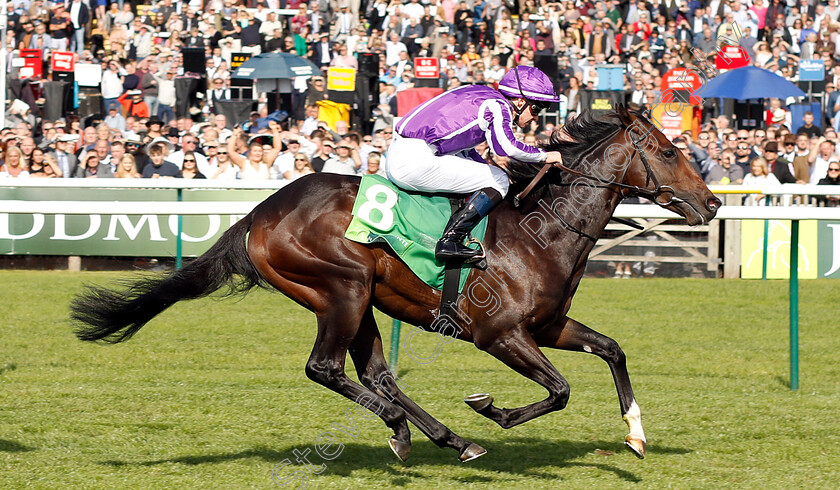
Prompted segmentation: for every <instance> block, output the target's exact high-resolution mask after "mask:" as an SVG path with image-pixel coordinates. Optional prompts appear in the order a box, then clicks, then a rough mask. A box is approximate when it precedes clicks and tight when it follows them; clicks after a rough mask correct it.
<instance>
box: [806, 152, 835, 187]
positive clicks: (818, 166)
mask: <svg viewBox="0 0 840 490" xmlns="http://www.w3.org/2000/svg"><path fill="white" fill-rule="evenodd" d="M831 162H840V159H838V158H837V157H836V156H834V155H830V156H829V157H828V159H827V160H826V159H824V158H823V157H822V155H820V156H818V157H817V159H816V160H815V161H814V167H813V168H812V169H811V178H810V179H809V180H808V183H809V184H816V183H818V182H819V181H820V179H824V178H825V176H826V174H828V164H829V163H831Z"/></svg>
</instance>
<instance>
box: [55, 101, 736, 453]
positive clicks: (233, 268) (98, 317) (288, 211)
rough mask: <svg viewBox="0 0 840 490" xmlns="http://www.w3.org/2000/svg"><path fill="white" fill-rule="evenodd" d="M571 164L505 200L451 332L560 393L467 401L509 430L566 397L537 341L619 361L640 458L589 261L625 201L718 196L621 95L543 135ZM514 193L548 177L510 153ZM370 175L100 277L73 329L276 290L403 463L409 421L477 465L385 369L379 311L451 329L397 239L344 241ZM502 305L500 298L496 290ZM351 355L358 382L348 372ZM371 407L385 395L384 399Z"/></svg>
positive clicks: (694, 218) (327, 181) (314, 180)
mask: <svg viewBox="0 0 840 490" xmlns="http://www.w3.org/2000/svg"><path fill="white" fill-rule="evenodd" d="M545 149H547V150H555V149H556V150H559V151H560V152H561V153H562V155H563V159H564V162H566V163H565V166H564V167H563V168H562V169H558V168H551V169H550V170H549V171H548V172H547V173H546V174H545V176H544V178H543V179H542V181H540V183H539V184H538V185H537V187H535V188H534V191H533V192H532V193H531V194H530V196H529V197H528V198H525V199H524V200H523V202H522V203H519V204H520V205H519V207H517V206H515V205H514V203H513V199H512V198H511V197H510V196H508V198H507V199H506V201H505V202H503V203H502V204H501V205H500V207H499V208H498V209H497V210H496V211H494V212H493V213H492V214H491V215H490V216H489V222H488V226H487V231H486V235H485V238H484V247H485V250H486V251H487V257H488V261H489V267H488V268H487V269H486V270H483V271H482V270H478V269H473V270H472V271H471V272H470V274H469V277H468V280H467V283H466V285H465V287H464V292H463V293H462V294H461V296H460V298H459V302H458V309H457V313H458V314H457V315H455V317H454V318H449V319H448V321H449V322H450V323H449V327H452V328H449V330H451V335H452V336H453V337H456V338H458V339H460V340H464V341H468V342H472V343H473V344H475V346H476V347H477V348H479V349H480V350H483V351H485V352H487V353H489V354H490V355H492V356H494V357H496V358H497V359H498V360H500V361H501V362H503V363H505V364H506V365H507V366H509V367H510V368H512V369H513V370H514V371H516V372H518V373H519V374H521V375H523V376H525V377H527V378H529V379H531V380H533V381H534V382H536V383H538V384H540V385H541V386H542V387H544V388H545V389H546V390H547V391H548V397H547V398H545V399H544V400H541V401H537V402H535V403H531V404H529V405H527V406H524V407H519V408H498V407H496V406H495V405H494V404H493V398H492V397H491V396H490V395H489V394H480V395H473V396H470V397H468V398H466V399H465V400H464V401H465V402H467V403H468V404H469V405H470V407H472V408H473V409H474V410H475V411H476V412H478V413H479V414H481V415H483V416H485V417H487V418H489V419H490V420H492V421H494V422H496V423H497V424H499V425H500V426H501V427H503V428H506V429H507V428H510V427H514V426H516V425H519V424H521V423H523V422H526V421H528V420H531V419H534V418H536V417H539V416H541V415H545V414H547V413H549V412H553V411H557V410H561V409H563V408H564V407H565V406H566V403H567V402H568V400H569V385H568V383H567V382H566V380H565V379H564V378H563V376H561V375H560V373H559V372H558V371H557V369H555V367H554V366H553V365H552V364H551V362H549V360H548V359H547V358H546V357H545V356H544V355H543V353H542V352H541V351H540V348H541V347H549V348H554V349H564V350H571V351H581V352H587V353H591V354H594V355H596V356H599V357H600V358H602V359H603V360H604V361H606V362H607V364H608V365H609V368H610V370H611V372H612V375H613V378H614V382H615V386H616V390H617V391H618V399H619V404H620V408H621V414H622V416H623V419H624V421H625V422H626V423H627V425H628V428H629V434H628V435H627V436H626V438H625V443H626V445H627V446H628V447H629V448H630V449H631V450H632V451H633V453H635V454H636V456H638V457H640V458H643V457H644V455H645V444H646V441H645V435H644V430H643V428H642V424H641V413H640V410H639V406H638V405H637V403H636V401H635V398H634V395H633V389H632V387H631V385H630V378H629V375H628V373H627V367H626V361H625V355H624V352H623V351H622V350H621V348H620V347H619V345H618V344H617V343H616V342H615V341H614V340H612V339H611V338H609V337H606V336H604V335H602V334H600V333H598V332H596V331H594V330H592V329H590V328H589V327H587V326H585V325H583V324H581V323H580V322H577V321H575V320H574V319H572V318H569V317H568V316H567V312H568V311H569V308H570V306H571V301H572V297H573V296H574V294H575V292H576V290H577V288H578V285H579V283H580V279H581V277H582V276H583V273H584V267H585V265H586V262H587V257H588V254H589V252H590V250H592V248H593V246H594V244H595V241H596V240H597V239H598V237H599V236H600V235H601V233H602V232H603V230H604V228H605V227H606V225H607V222H608V221H609V220H610V217H611V216H612V214H613V212H614V210H615V207H616V206H617V205H618V203H619V202H620V201H621V200H622V199H623V198H624V197H627V196H629V195H640V196H644V197H647V198H649V199H650V200H652V201H655V202H656V203H657V204H659V205H660V206H663V207H665V208H667V209H671V210H673V211H675V212H677V213H678V214H680V215H682V216H683V217H685V219H686V221H687V222H688V224H690V225H696V224H700V223H706V222H708V221H709V220H711V219H712V218H714V216H715V214H716V212H717V209H718V208H719V206H720V204H721V203H720V200H718V199H717V198H716V197H714V195H713V194H712V193H711V192H710V191H709V189H708V188H707V187H706V185H705V184H704V183H703V180H702V179H701V178H700V176H699V175H697V173H696V172H695V171H694V170H693V169H692V167H691V165H690V164H689V162H688V160H686V158H685V156H684V155H683V154H682V152H680V151H678V150H677V149H676V148H675V147H674V146H673V145H672V144H671V143H670V142H669V141H668V140H667V138H666V137H665V136H664V135H663V134H662V133H661V132H660V131H659V130H658V129H656V127H655V126H654V125H653V124H651V122H650V121H649V120H648V119H647V118H646V117H645V116H644V115H642V114H638V113H631V112H629V111H628V110H627V109H626V108H624V107H623V106H618V107H617V110H616V111H615V112H613V113H610V114H609V115H608V116H607V117H604V118H601V119H596V118H594V117H592V116H590V115H587V114H584V115H581V116H579V117H578V118H576V119H574V120H572V121H570V122H568V123H567V124H566V125H565V126H564V127H563V129H561V130H558V131H556V132H555V133H554V134H553V135H552V136H551V138H550V139H549V141H548V143H547V144H546V146H545ZM507 169H508V172H509V174H510V175H511V178H512V180H513V184H512V189H511V190H512V192H511V193H510V195H511V196H512V195H513V194H514V192H513V191H514V190H516V189H518V188H522V187H523V186H524V184H525V183H527V182H528V181H529V180H530V178H531V177H532V176H534V175H535V174H536V173H537V167H536V166H534V165H532V164H522V163H517V162H509V163H508V165H507ZM359 182H360V179H359V178H358V177H353V176H342V175H334V174H332V175H331V174H315V175H310V176H306V177H304V178H301V179H298V180H296V181H294V182H292V183H290V184H289V185H287V186H286V187H284V188H282V189H280V190H279V191H278V192H277V193H275V194H274V195H272V196H271V197H269V198H267V199H266V200H265V201H263V202H262V203H260V204H259V205H258V206H257V207H256V208H254V210H253V211H252V212H251V213H250V214H248V215H247V216H245V217H244V218H243V219H242V220H240V221H239V222H237V223H236V224H234V225H233V226H232V227H231V228H230V229H229V230H227V231H226V232H225V233H224V234H223V236H222V237H221V238H220V239H219V241H218V242H216V243H215V244H214V245H213V246H212V247H211V248H210V249H209V250H208V251H207V252H206V253H204V254H203V255H201V256H200V257H198V258H197V259H195V260H194V261H192V262H190V263H189V264H188V265H186V266H185V267H184V268H183V269H181V270H177V271H174V272H171V273H168V274H165V275H163V276H153V277H145V278H139V279H132V280H129V281H128V282H127V284H124V285H123V286H122V287H117V288H116V289H109V288H105V287H99V286H90V287H88V288H87V289H85V290H84V291H83V292H82V293H81V294H80V295H79V296H77V297H76V298H75V299H74V300H73V302H72V305H71V310H72V319H73V320H74V321H75V325H76V335H77V336H78V337H79V338H80V339H81V340H85V341H104V342H108V343H116V342H121V341H124V340H127V339H128V338H130V337H131V336H132V335H134V334H135V333H136V332H137V331H138V330H139V329H140V328H141V327H143V326H144V325H145V324H146V323H147V322H149V321H150V320H151V319H152V318H154V317H155V316H156V315H158V314H159V313H161V312H162V311H164V310H165V309H166V308H168V307H169V306H171V305H173V304H175V303H176V302H178V301H181V300H185V299H195V298H201V297H204V296H207V295H209V294H211V293H213V292H215V291H217V290H219V289H222V288H223V287H225V286H227V287H228V288H229V289H227V291H228V293H229V294H233V293H242V292H245V291H248V290H249V289H251V288H252V287H255V286H260V287H265V288H273V289H276V290H279V291H280V292H282V293H284V294H285V295H286V296H288V297H290V298H291V299H292V300H294V301H296V302H297V303H299V304H300V305H302V306H304V307H305V308H307V309H309V310H310V311H312V312H313V313H315V316H316V317H317V326H318V328H317V337H316V340H315V345H314V347H313V349H312V353H311V355H310V357H309V360H308V361H307V363H306V367H305V373H306V376H307V377H309V378H310V379H311V380H312V381H315V382H316V383H319V384H321V385H323V386H325V387H327V388H329V389H331V390H333V391H335V392H337V393H339V394H341V395H344V396H345V397H347V398H350V399H351V400H355V401H356V402H357V403H359V400H362V399H364V400H367V404H366V405H365V406H366V407H367V408H371V406H374V407H375V408H376V410H374V409H373V408H371V411H374V413H376V414H377V415H378V416H379V417H380V418H381V419H382V420H383V421H384V422H385V424H386V425H387V426H388V427H390V428H391V429H392V430H393V431H394V435H393V436H392V437H391V438H390V440H389V446H390V447H391V449H392V450H393V452H394V453H395V454H396V455H397V457H399V458H400V459H401V460H403V461H405V460H406V458H407V457H408V455H409V452H410V449H411V439H410V434H409V428H408V424H407V423H406V421H407V420H408V421H411V422H412V423H414V425H415V426H417V428H418V429H420V431H422V432H423V433H424V434H425V435H426V436H427V437H428V438H429V439H431V440H432V441H433V442H434V443H435V444H436V445H438V446H439V447H449V448H453V449H455V450H457V451H458V454H459V459H460V460H461V461H469V460H472V459H475V458H477V457H479V456H481V455H483V454H485V453H486V450H485V449H484V448H482V447H481V446H479V445H478V444H475V443H473V442H471V441H468V440H466V439H464V438H462V437H460V436H459V435H457V434H455V433H454V432H452V431H451V430H450V429H449V428H447V427H446V426H445V425H443V424H442V423H440V422H439V421H437V420H436V419H435V418H434V417H432V416H431V415H429V414H428V413H426V412H425V411H424V410H423V409H422V408H420V407H419V406H418V405H417V404H416V403H414V401H412V400H411V399H410V398H409V397H408V396H407V395H405V394H404V393H403V392H402V391H401V390H400V387H399V385H398V383H399V380H398V378H394V376H393V375H392V374H390V371H389V369H388V365H387V363H386V361H385V356H384V354H383V350H382V339H381V337H380V332H379V329H378V327H377V325H376V322H375V320H374V315H373V308H374V307H376V308H378V309H379V310H381V311H382V312H384V313H385V314H387V315H390V316H391V317H393V318H395V319H399V320H402V321H403V322H407V323H409V324H412V325H416V326H418V327H420V328H422V329H424V330H428V331H438V332H439V333H440V331H439V329H440V322H439V321H436V320H439V317H438V315H437V314H436V312H437V311H438V309H439V305H440V300H441V292H440V291H438V290H436V289H433V288H431V287H429V286H427V285H426V284H425V283H423V282H422V281H421V280H420V279H419V278H417V277H416V276H415V275H414V274H413V273H412V272H411V271H410V270H409V269H408V268H407V267H406V265H405V264H404V263H403V262H401V261H400V259H399V258H397V256H396V255H394V254H393V253H392V252H391V251H390V250H389V249H387V248H384V247H383V246H378V245H363V244H360V243H356V242H353V241H350V240H348V239H346V238H344V232H345V230H346V229H347V226H348V224H349V223H350V220H351V210H352V208H353V202H354V199H355V197H356V193H357V190H358V188H359ZM491 295H492V296H494V301H489V300H488V298H489V297H490V296H491ZM348 352H349V354H350V356H351V358H352V359H353V363H354V365H355V367H356V372H357V374H358V378H359V381H360V383H361V384H359V383H357V382H355V381H353V380H352V379H350V378H349V377H348V376H347V375H346V374H345V372H344V367H345V361H346V356H347V353H348ZM374 404H375V405H374Z"/></svg>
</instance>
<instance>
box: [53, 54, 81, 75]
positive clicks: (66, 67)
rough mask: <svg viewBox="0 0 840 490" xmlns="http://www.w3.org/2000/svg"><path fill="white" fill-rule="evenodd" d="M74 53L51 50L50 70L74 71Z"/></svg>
mask: <svg viewBox="0 0 840 490" xmlns="http://www.w3.org/2000/svg"><path fill="white" fill-rule="evenodd" d="M74 56H75V53H72V52H64V51H53V52H52V70H53V71H71V72H72V71H75V69H76V60H75V58H74Z"/></svg>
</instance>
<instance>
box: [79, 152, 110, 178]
mask: <svg viewBox="0 0 840 490" xmlns="http://www.w3.org/2000/svg"><path fill="white" fill-rule="evenodd" d="M113 176H114V174H113V173H112V172H111V167H110V166H109V165H108V164H106V163H102V162H100V159H99V155H98V154H97V153H96V152H88V154H87V155H85V158H84V159H83V160H82V165H81V166H79V167H78V168H76V178H77V179H82V178H84V179H108V178H112V177H113Z"/></svg>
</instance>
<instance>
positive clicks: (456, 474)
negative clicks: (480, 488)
mask: <svg viewBox="0 0 840 490" xmlns="http://www.w3.org/2000/svg"><path fill="white" fill-rule="evenodd" d="M476 442H478V443H479V444H481V445H483V446H484V447H486V448H487V449H488V454H487V455H486V456H484V457H482V458H480V459H478V460H476V461H473V462H470V463H468V464H466V465H464V464H462V463H460V462H459V461H458V458H457V455H456V453H455V452H454V451H452V450H450V449H444V450H441V449H439V448H438V447H437V446H435V445H434V444H432V443H431V442H429V441H418V442H417V443H415V444H414V445H413V446H412V453H411V459H409V461H408V462H407V463H399V462H397V461H396V460H395V457H394V455H393V454H392V453H391V451H390V450H389V449H388V448H387V445H386V444H384V443H383V444H382V445H381V446H378V445H370V444H357V443H345V444H344V449H343V450H342V452H341V454H340V455H339V457H338V458H336V459H335V460H332V461H323V460H321V458H320V457H318V455H317V454H315V452H314V449H313V448H312V447H307V446H287V447H279V448H268V447H256V448H253V449H247V450H244V451H237V452H231V453H222V454H205V455H191V456H180V457H177V458H168V459H158V460H153V461H140V462H130V461H104V462H102V463H101V464H105V465H109V466H118V467H119V466H155V465H160V464H170V463H180V464H187V465H202V464H215V463H224V462H228V461H236V460H241V459H249V458H259V459H262V460H264V461H266V462H268V463H274V464H279V463H281V462H283V461H284V460H286V459H288V460H289V461H290V462H291V463H292V465H290V466H289V467H288V469H287V470H286V471H287V474H292V473H293V472H294V471H297V470H300V471H303V472H306V473H308V471H307V469H306V466H304V465H303V464H298V463H296V462H295V460H296V456H295V454H294V453H293V452H292V451H293V450H294V449H297V450H298V451H299V452H300V451H306V450H307V449H309V450H310V452H309V454H308V455H307V459H308V461H309V462H310V463H311V464H312V465H315V466H318V465H320V464H322V463H324V464H325V465H326V470H325V473H323V474H324V475H335V476H344V477H347V476H351V475H352V474H353V472H354V471H357V470H371V469H374V470H379V471H384V472H386V473H387V474H388V476H390V477H391V482H390V486H394V487H397V486H405V485H407V484H409V483H413V482H414V480H415V479H425V478H427V475H426V474H424V472H423V471H416V470H413V469H412V467H424V466H435V467H451V468H452V469H453V471H452V474H451V479H452V480H453V481H458V482H462V483H486V482H498V481H500V480H501V481H504V480H506V479H508V477H506V476H505V475H517V476H528V477H534V478H540V479H545V480H556V479H557V478H559V477H560V475H559V474H558V473H557V472H556V471H554V470H556V469H561V468H569V467H582V468H593V469H596V470H599V471H602V472H604V473H613V474H615V475H616V476H617V477H618V478H621V479H622V480H625V481H628V482H633V483H636V482H640V481H641V478H640V477H639V476H637V475H636V474H635V473H633V472H631V471H628V470H625V469H622V468H620V467H618V466H615V465H613V464H610V462H609V459H610V458H621V459H622V461H623V462H626V461H628V460H629V461H635V458H634V457H633V456H632V455H631V454H630V453H629V452H628V451H627V450H626V449H625V448H624V444H622V443H620V442H606V441H590V442H580V441H545V440H540V439H534V438H510V439H504V440H496V441H480V440H479V441H476ZM690 452H691V449H686V448H677V447H667V446H650V447H648V455H649V456H656V455H667V454H672V455H674V454H676V455H679V454H687V453H690ZM592 455H598V456H599V457H601V458H603V460H604V462H590V461H576V460H578V459H580V458H584V457H586V456H592ZM456 468H457V470H456ZM465 469H466V470H467V471H466V472H465V471H464V470H465ZM471 470H484V471H491V472H494V473H497V474H498V476H497V477H496V476H493V477H491V476H486V475H465V473H470V471H471ZM311 476H312V477H317V475H311Z"/></svg>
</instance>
